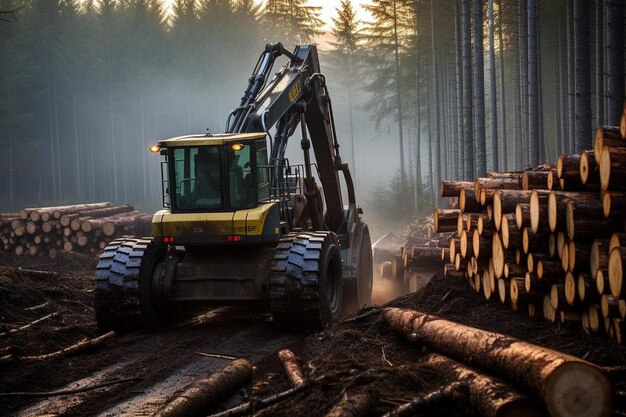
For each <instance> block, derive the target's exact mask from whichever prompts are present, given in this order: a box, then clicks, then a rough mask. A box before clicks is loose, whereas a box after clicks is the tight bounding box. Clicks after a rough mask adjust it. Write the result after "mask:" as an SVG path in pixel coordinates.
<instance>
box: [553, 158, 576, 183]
mask: <svg viewBox="0 0 626 417" xmlns="http://www.w3.org/2000/svg"><path fill="white" fill-rule="evenodd" d="M556 175H557V177H558V178H560V179H565V180H566V181H567V180H580V155H564V154H560V155H559V157H558V159H557V161H556Z"/></svg>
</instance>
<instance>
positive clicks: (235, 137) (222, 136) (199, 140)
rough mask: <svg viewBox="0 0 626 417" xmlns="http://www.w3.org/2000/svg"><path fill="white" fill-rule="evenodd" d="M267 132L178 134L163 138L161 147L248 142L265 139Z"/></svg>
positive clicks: (160, 142) (160, 143)
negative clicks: (173, 136)
mask: <svg viewBox="0 0 626 417" xmlns="http://www.w3.org/2000/svg"><path fill="white" fill-rule="evenodd" d="M266 136H267V134H266V133H265V132H259V133H217V134H211V135H208V136H207V135H206V134H198V135H187V136H178V137H175V138H170V139H163V140H160V141H159V146H160V147H161V148H176V147H184V146H210V145H224V144H227V143H232V142H247V141H253V140H259V139H265V138H266Z"/></svg>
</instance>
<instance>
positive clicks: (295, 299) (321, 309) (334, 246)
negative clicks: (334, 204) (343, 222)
mask: <svg viewBox="0 0 626 417" xmlns="http://www.w3.org/2000/svg"><path fill="white" fill-rule="evenodd" d="M342 275H343V270H342V264H341V255H340V252H339V240H338V239H337V235H336V234H335V233H333V232H302V233H290V234H288V235H285V236H284V237H283V238H281V239H280V241H279V242H278V245H277V247H276V251H275V252H274V257H273V260H272V276H271V280H270V299H271V311H272V315H273V316H274V321H275V322H277V323H279V324H281V325H284V326H288V327H291V328H303V327H304V328H309V329H311V328H313V329H319V328H321V327H323V326H325V325H326V324H328V323H330V322H333V321H336V320H337V319H338V318H339V314H340V312H341V302H342V295H343V294H342V292H343V276H342Z"/></svg>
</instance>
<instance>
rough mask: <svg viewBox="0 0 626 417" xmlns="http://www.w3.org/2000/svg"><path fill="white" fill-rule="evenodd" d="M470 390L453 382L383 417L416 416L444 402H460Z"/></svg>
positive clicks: (461, 383)
mask: <svg viewBox="0 0 626 417" xmlns="http://www.w3.org/2000/svg"><path fill="white" fill-rule="evenodd" d="M469 391H470V388H469V387H468V386H467V384H465V383H463V382H453V383H452V384H450V385H446V386H443V387H441V388H439V389H436V390H434V391H431V392H429V393H428V394H424V395H420V396H419V397H417V398H415V399H414V400H411V401H409V402H408V403H405V404H402V405H400V406H398V407H396V409H394V410H393V411H390V412H388V413H386V414H383V417H402V416H414V415H416V414H417V413H419V411H425V410H428V409H429V407H432V406H434V405H435V404H438V403H441V402H443V401H455V402H456V401H460V400H463V399H464V398H465V397H467V396H468V392H469Z"/></svg>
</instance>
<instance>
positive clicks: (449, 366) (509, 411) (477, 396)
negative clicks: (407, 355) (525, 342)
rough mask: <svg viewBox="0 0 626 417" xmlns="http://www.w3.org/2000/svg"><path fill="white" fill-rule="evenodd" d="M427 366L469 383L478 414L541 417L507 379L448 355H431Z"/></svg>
mask: <svg viewBox="0 0 626 417" xmlns="http://www.w3.org/2000/svg"><path fill="white" fill-rule="evenodd" d="M424 363H425V364H426V365H428V366H430V367H432V368H433V369H435V370H436V371H437V372H442V371H443V372H444V373H445V374H448V375H451V376H452V377H453V378H454V380H456V381H461V382H463V383H467V386H468V387H469V403H470V406H471V408H472V412H473V413H474V414H475V415H479V416H485V417H504V416H529V417H531V416H539V415H540V413H539V412H538V410H537V409H536V408H535V407H534V406H533V404H532V403H531V402H530V400H529V399H528V397H526V396H525V395H523V394H521V393H519V392H518V391H517V390H516V388H515V387H513V386H512V385H510V384H509V383H508V382H505V381H504V380H500V379H496V378H494V377H492V376H489V375H485V374H483V373H480V372H479V371H476V370H474V369H472V368H469V367H467V366H465V365H463V364H461V363H460V362H456V361H454V360H452V359H449V358H447V357H445V356H442V355H438V354H431V355H429V356H428V357H426V358H425V360H424Z"/></svg>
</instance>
